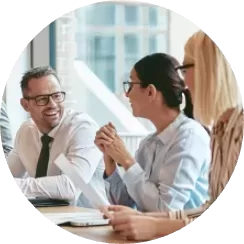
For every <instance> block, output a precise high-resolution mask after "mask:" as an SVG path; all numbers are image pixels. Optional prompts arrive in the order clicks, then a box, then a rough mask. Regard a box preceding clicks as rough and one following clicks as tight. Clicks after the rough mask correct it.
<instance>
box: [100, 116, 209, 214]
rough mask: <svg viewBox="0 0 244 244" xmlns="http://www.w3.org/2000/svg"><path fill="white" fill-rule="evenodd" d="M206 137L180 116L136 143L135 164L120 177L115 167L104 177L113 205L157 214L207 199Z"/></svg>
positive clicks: (193, 205) (207, 158)
mask: <svg viewBox="0 0 244 244" xmlns="http://www.w3.org/2000/svg"><path fill="white" fill-rule="evenodd" d="M210 158H211V150H210V137H209V135H208V134H207V132H206V131H205V129H204V128H203V127H202V126H201V125H200V124H199V123H198V122H196V121H194V120H192V119H189V118H188V117H186V116H185V115H184V114H183V113H181V114H180V115H179V116H178V117H177V118H176V119H175V120H174V121H173V122H172V123H171V124H170V125H169V126H168V127H167V128H166V129H165V130H164V131H163V132H161V133H160V134H158V135H156V134H153V135H150V136H148V137H147V138H145V139H144V140H142V142H141V143H140V146H139V149H138V150H137V152H136V157H135V160H136V163H135V164H133V165H132V166H131V167H130V168H129V169H128V170H127V171H126V172H125V173H124V175H123V177H122V174H120V170H119V168H118V167H117V168H116V170H115V171H114V172H113V174H112V175H110V176H109V177H107V178H106V175H105V176H104V177H105V179H106V190H107V195H108V197H109V199H110V201H112V202H113V203H114V204H121V205H127V206H130V207H137V208H138V209H139V210H141V211H150V212H160V211H169V210H174V209H191V208H195V207H199V206H201V205H202V204H203V203H205V202H206V200H208V198H209V195H208V173H209V166H210Z"/></svg>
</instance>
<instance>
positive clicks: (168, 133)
mask: <svg viewBox="0 0 244 244" xmlns="http://www.w3.org/2000/svg"><path fill="white" fill-rule="evenodd" d="M186 118H187V117H186V115H184V114H183V113H182V112H181V113H180V114H179V115H178V116H177V117H176V118H175V120H174V121H173V122H171V123H170V124H169V125H168V126H167V127H166V128H165V129H164V130H163V131H162V132H160V133H159V134H158V135H157V136H156V138H158V139H159V140H160V141H162V142H163V144H166V143H167V142H168V141H169V140H170V139H172V137H173V136H174V134H175V133H176V132H177V130H178V127H179V126H180V125H181V124H182V121H184V120H185V119H186Z"/></svg>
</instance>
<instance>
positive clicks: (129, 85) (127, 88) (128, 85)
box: [123, 81, 141, 94]
mask: <svg viewBox="0 0 244 244" xmlns="http://www.w3.org/2000/svg"><path fill="white" fill-rule="evenodd" d="M135 84H141V82H130V81H124V82H123V88H124V92H125V93H126V94H128V93H129V92H130V91H131V89H132V86H133V85H135Z"/></svg>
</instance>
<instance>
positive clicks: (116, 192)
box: [104, 166, 135, 208]
mask: <svg viewBox="0 0 244 244" xmlns="http://www.w3.org/2000/svg"><path fill="white" fill-rule="evenodd" d="M104 179H105V187H106V193H107V196H108V198H109V199H110V201H111V202H112V204H116V205H124V206H128V207H131V208H134V207H135V202H134V200H133V199H132V198H131V197H130V195H129V194H128V192H127V189H126V185H125V183H124V181H123V179H122V177H121V175H120V172H119V168H118V166H117V167H116V169H115V171H114V172H113V174H112V175H110V176H108V177H107V176H106V175H105V173H104Z"/></svg>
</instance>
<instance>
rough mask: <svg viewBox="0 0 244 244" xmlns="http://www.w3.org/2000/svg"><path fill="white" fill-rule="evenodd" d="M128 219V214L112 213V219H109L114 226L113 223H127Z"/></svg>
mask: <svg viewBox="0 0 244 244" xmlns="http://www.w3.org/2000/svg"><path fill="white" fill-rule="evenodd" d="M129 220H130V217H129V216H125V215H116V214H115V213H114V215H113V219H112V220H111V225H113V226H115V225H121V224H128V222H129Z"/></svg>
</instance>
